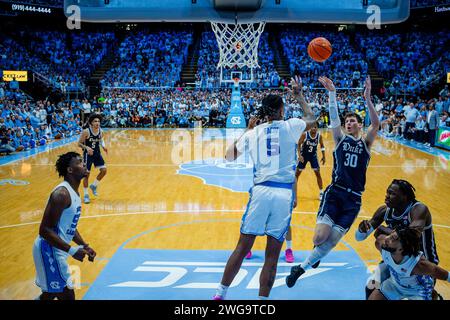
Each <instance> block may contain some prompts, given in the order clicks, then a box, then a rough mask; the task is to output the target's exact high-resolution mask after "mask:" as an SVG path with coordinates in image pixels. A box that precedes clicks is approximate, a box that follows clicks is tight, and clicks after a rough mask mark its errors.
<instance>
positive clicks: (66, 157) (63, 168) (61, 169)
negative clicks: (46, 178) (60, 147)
mask: <svg viewBox="0 0 450 320" xmlns="http://www.w3.org/2000/svg"><path fill="white" fill-rule="evenodd" d="M76 157H81V156H80V154H79V153H77V152H72V151H71V152H67V153H64V154H61V155H60V156H59V157H58V160H56V164H55V167H56V171H58V174H59V176H60V177H66V175H67V168H69V167H70V161H72V159H73V158H76Z"/></svg>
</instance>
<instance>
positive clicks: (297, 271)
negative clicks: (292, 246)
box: [286, 265, 305, 288]
mask: <svg viewBox="0 0 450 320" xmlns="http://www.w3.org/2000/svg"><path fill="white" fill-rule="evenodd" d="M304 273H305V270H304V269H303V268H302V267H300V265H298V266H295V267H292V268H291V274H290V275H288V276H287V277H286V285H287V286H288V288H292V287H293V286H294V285H295V282H297V279H298V278H299V277H300V276H301V275H302V274H304Z"/></svg>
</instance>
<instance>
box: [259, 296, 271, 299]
mask: <svg viewBox="0 0 450 320" xmlns="http://www.w3.org/2000/svg"><path fill="white" fill-rule="evenodd" d="M258 300H269V297H264V296H258Z"/></svg>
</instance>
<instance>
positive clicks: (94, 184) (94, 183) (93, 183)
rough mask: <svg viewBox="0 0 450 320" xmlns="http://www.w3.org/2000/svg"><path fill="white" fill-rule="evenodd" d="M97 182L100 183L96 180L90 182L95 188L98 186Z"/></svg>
mask: <svg viewBox="0 0 450 320" xmlns="http://www.w3.org/2000/svg"><path fill="white" fill-rule="evenodd" d="M99 182H100V181H98V180H97V179H95V180H94V182H92V185H93V186H94V187H96V186H97V185H98V183H99Z"/></svg>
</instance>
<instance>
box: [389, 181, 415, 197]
mask: <svg viewBox="0 0 450 320" xmlns="http://www.w3.org/2000/svg"><path fill="white" fill-rule="evenodd" d="M392 184H395V185H397V186H398V188H399V189H400V190H401V191H402V193H403V194H404V195H406V197H407V198H408V202H411V201H416V194H415V193H414V191H416V189H415V188H414V187H413V185H412V184H411V183H409V182H408V181H406V180H402V179H394V180H392V182H391V185H392Z"/></svg>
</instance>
